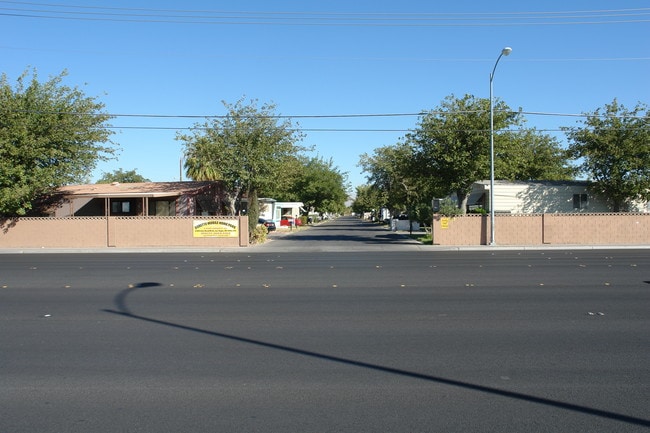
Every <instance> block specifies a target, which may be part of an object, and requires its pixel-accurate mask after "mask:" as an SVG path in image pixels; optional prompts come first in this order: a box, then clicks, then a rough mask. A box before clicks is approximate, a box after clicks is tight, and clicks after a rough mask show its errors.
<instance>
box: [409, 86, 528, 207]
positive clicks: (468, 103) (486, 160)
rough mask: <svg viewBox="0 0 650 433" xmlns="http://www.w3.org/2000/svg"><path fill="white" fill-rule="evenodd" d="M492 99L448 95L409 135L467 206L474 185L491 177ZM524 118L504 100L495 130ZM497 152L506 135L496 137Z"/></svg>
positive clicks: (425, 164) (440, 182)
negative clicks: (490, 108)
mask: <svg viewBox="0 0 650 433" xmlns="http://www.w3.org/2000/svg"><path fill="white" fill-rule="evenodd" d="M489 106H490V101H489V100H488V99H479V98H476V97H474V96H473V95H465V96H464V97H462V98H457V97H455V96H453V95H451V96H448V97H446V98H445V99H444V100H443V102H442V103H441V104H440V106H439V107H438V108H436V109H434V110H432V111H430V112H429V113H427V114H425V115H424V116H423V117H422V118H421V120H420V124H419V126H418V128H416V129H415V131H413V132H412V133H410V134H408V135H407V139H408V140H409V141H410V142H411V143H413V146H414V148H415V149H416V152H417V158H418V160H419V161H421V168H422V169H423V170H424V172H425V173H428V174H429V175H430V176H431V181H432V182H434V183H436V184H437V186H438V188H437V189H438V190H441V191H444V193H445V195H446V194H449V193H451V192H455V193H456V194H457V196H458V198H459V205H460V206H461V209H464V208H465V203H466V200H467V196H468V195H469V192H470V190H471V187H472V184H473V183H474V182H476V181H478V180H481V179H487V178H489V173H490V134H489V132H490V110H489ZM522 122H523V120H522V118H521V116H520V114H519V113H518V112H513V111H512V110H511V109H510V108H509V107H508V106H507V105H506V104H505V103H504V102H502V101H497V102H496V103H495V104H494V129H495V130H502V129H507V128H509V127H513V126H520V125H521V124H522ZM494 146H495V153H496V152H500V151H501V149H502V148H503V147H504V144H503V140H502V136H501V135H496V136H495V145H494ZM497 149H498V150H497Z"/></svg>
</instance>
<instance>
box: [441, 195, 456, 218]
mask: <svg viewBox="0 0 650 433" xmlns="http://www.w3.org/2000/svg"><path fill="white" fill-rule="evenodd" d="M438 213H439V214H440V215H444V216H446V217H453V216H456V215H460V214H462V212H461V210H460V209H458V206H456V203H454V202H453V201H452V200H451V199H449V198H446V199H444V200H442V201H441V202H440V212H438Z"/></svg>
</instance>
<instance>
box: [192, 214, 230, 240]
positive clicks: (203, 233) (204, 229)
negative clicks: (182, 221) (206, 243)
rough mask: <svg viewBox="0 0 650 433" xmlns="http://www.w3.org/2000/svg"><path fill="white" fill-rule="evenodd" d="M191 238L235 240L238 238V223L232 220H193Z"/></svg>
mask: <svg viewBox="0 0 650 433" xmlns="http://www.w3.org/2000/svg"><path fill="white" fill-rule="evenodd" d="M192 236H194V237H195V238H236V237H239V221H238V220H236V219H232V220H194V221H193V222H192Z"/></svg>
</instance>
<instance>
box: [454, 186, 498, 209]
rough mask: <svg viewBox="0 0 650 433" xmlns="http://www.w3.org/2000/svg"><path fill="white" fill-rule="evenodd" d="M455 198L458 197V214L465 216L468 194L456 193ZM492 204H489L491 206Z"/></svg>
mask: <svg viewBox="0 0 650 433" xmlns="http://www.w3.org/2000/svg"><path fill="white" fill-rule="evenodd" d="M456 197H458V209H460V213H461V214H463V215H465V214H467V200H469V194H467V193H466V192H465V191H456ZM491 205H492V204H490V206H491Z"/></svg>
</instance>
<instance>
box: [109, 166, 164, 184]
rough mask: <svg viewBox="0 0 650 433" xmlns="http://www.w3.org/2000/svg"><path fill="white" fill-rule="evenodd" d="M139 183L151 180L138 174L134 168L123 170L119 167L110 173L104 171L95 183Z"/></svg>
mask: <svg viewBox="0 0 650 433" xmlns="http://www.w3.org/2000/svg"><path fill="white" fill-rule="evenodd" d="M113 182H119V183H139V182H151V180H149V179H147V178H145V177H144V176H142V175H140V174H138V173H137V172H136V171H135V170H129V171H124V170H122V169H121V168H120V169H118V170H114V171H113V172H112V173H104V174H103V175H102V177H101V178H100V179H99V180H98V181H97V183H113Z"/></svg>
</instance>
